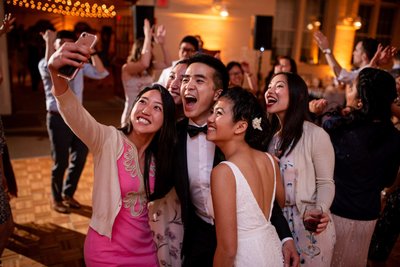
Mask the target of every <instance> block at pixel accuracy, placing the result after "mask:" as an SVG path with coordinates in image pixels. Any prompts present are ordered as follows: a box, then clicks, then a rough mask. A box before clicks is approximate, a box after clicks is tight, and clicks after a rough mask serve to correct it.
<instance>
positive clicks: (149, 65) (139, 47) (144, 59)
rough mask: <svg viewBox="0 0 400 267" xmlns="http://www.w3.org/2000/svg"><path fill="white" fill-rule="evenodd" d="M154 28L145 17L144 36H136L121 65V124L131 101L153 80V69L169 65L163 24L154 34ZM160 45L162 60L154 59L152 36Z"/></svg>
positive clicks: (126, 119) (124, 121) (125, 118)
mask: <svg viewBox="0 0 400 267" xmlns="http://www.w3.org/2000/svg"><path fill="white" fill-rule="evenodd" d="M153 30H154V28H153V27H151V26H150V22H149V21H148V20H147V19H145V20H144V26H143V32H144V38H138V39H137V40H136V41H135V42H134V44H133V46H132V50H131V53H130V54H129V56H128V59H127V62H126V63H125V64H124V65H123V66H122V73H121V79H122V85H123V87H124V92H125V106H124V111H123V112H122V116H121V126H122V127H123V126H125V124H126V123H127V122H128V121H129V116H128V114H129V112H130V110H131V109H132V106H133V102H134V101H135V99H136V96H137V95H138V94H139V92H140V91H141V90H142V89H143V88H144V87H146V86H150V85H151V84H152V83H153V82H154V77H153V70H154V69H163V68H166V67H168V66H170V65H171V61H170V60H169V56H168V53H167V51H166V50H165V48H164V42H165V35H166V30H165V28H164V26H163V25H160V26H159V27H157V30H156V32H155V34H153ZM153 35H154V40H155V42H156V43H158V44H159V45H160V48H161V51H162V54H163V61H161V62H156V61H154V57H153V53H152V48H153V44H152V41H151V40H152V38H153Z"/></svg>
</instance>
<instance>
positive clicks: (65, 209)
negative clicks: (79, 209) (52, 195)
mask: <svg viewBox="0 0 400 267" xmlns="http://www.w3.org/2000/svg"><path fill="white" fill-rule="evenodd" d="M52 208H53V210H55V211H57V212H59V213H69V208H68V207H67V206H65V205H64V204H63V203H62V202H61V201H55V202H54V203H53V207H52Z"/></svg>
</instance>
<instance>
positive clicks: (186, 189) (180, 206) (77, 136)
mask: <svg viewBox="0 0 400 267" xmlns="http://www.w3.org/2000/svg"><path fill="white" fill-rule="evenodd" d="M12 22H13V18H12V17H11V16H8V17H6V20H5V22H4V25H3V26H2V29H4V27H8V28H10V25H11V24H12ZM143 30H144V38H143V39H138V40H135V42H134V44H133V46H132V50H131V53H130V55H128V57H127V60H126V63H125V64H124V65H123V66H122V69H121V73H122V75H121V80H122V84H123V87H124V92H125V108H124V111H123V114H121V124H120V125H118V126H117V127H115V126H106V125H102V124H100V123H98V122H96V120H95V119H94V118H93V117H92V116H91V115H90V114H89V113H88V112H87V111H86V110H85V108H84V107H83V105H82V92H83V88H84V82H83V75H85V76H88V77H90V78H93V79H102V78H104V77H106V76H107V75H108V71H107V68H106V67H105V65H104V64H103V61H102V60H101V58H100V57H99V53H98V51H96V50H95V49H93V48H92V47H86V46H80V45H78V44H76V43H74V41H75V40H76V38H78V36H79V34H80V33H81V32H68V31H58V32H57V33H56V32H54V28H52V27H51V25H47V26H46V27H44V28H43V31H42V36H41V38H42V39H43V40H45V47H44V51H43V59H42V60H41V61H40V62H39V61H38V62H36V67H35V69H36V70H37V71H39V73H40V76H41V78H42V80H43V85H44V89H45V92H46V108H47V112H48V113H47V123H48V132H49V136H50V140H51V150H52V158H53V161H54V166H53V168H52V177H51V180H52V196H51V197H52V200H53V201H52V207H53V209H54V210H55V211H57V212H62V213H68V212H70V209H71V208H74V209H79V208H80V203H79V202H78V201H77V200H76V199H75V198H74V192H75V190H76V187H77V186H78V181H79V177H80V174H81V172H82V169H83V166H84V163H85V159H86V155H87V153H88V151H90V152H91V153H93V156H94V165H95V170H94V185H93V187H94V189H93V198H92V205H93V214H92V218H91V222H90V226H89V230H88V234H87V236H86V240H85V251H84V253H85V262H86V265H88V266H110V264H113V263H115V262H118V264H119V265H121V266H124V265H127V266H129V265H130V264H131V263H132V262H135V264H137V265H138V266H164V265H167V266H181V265H182V266H281V265H282V266H283V265H284V266H299V265H301V266H366V265H367V260H368V259H370V262H369V264H370V265H371V266H375V265H376V266H379V264H383V263H384V262H385V260H386V259H387V257H388V255H389V253H390V251H391V249H392V247H393V245H394V243H395V241H396V240H397V237H398V234H399V225H400V224H399V214H400V212H399V192H400V191H399V188H398V186H399V178H398V177H399V164H400V154H399V153H398V151H399V149H400V133H399V132H398V125H399V123H398V122H399V119H400V112H399V103H400V101H399V94H400V86H399V84H400V80H399V79H400V75H399V53H398V52H396V49H395V48H393V47H390V46H388V47H383V46H382V45H380V44H379V43H378V42H377V41H376V40H374V39H371V38H366V39H365V40H362V41H360V42H359V43H357V45H356V47H355V49H354V52H353V63H354V67H356V69H355V70H353V71H351V72H349V71H347V70H345V69H343V68H342V67H341V66H340V65H339V64H338V62H337V61H336V59H335V57H334V55H333V54H332V51H331V50H330V45H329V42H328V40H327V38H326V36H325V35H324V34H323V33H321V32H316V33H315V35H314V38H315V41H316V43H317V44H318V46H319V47H320V49H321V52H322V53H323V54H324V55H325V57H326V59H327V62H328V64H329V65H330V66H331V68H332V70H333V72H334V74H335V76H336V77H335V82H334V83H332V84H331V85H330V88H329V89H325V90H324V89H321V88H322V86H321V82H319V81H307V80H306V79H303V78H302V77H301V76H300V75H299V74H298V73H299V72H300V71H299V70H298V69H297V66H296V62H295V61H294V60H293V59H292V58H290V57H288V56H285V55H282V56H279V57H277V58H276V61H275V65H274V67H273V69H272V70H271V73H270V74H269V75H268V77H267V78H266V79H265V82H264V84H263V85H262V86H261V87H259V86H258V84H257V82H256V81H255V75H253V73H252V71H251V69H250V67H249V64H248V63H247V62H229V63H228V64H227V65H226V66H225V65H224V64H223V63H222V62H221V61H220V59H219V56H218V54H217V55H208V54H205V53H201V52H199V49H200V46H199V43H198V38H196V37H195V36H184V37H183V38H182V40H181V42H180V44H179V48H178V49H179V51H178V55H179V60H177V61H171V60H170V56H169V52H170V51H166V50H165V49H164V48H163V47H164V43H165V41H166V38H165V37H166V35H167V29H165V28H164V27H163V26H162V25H150V23H149V21H147V20H145V22H144V29H143ZM4 32H7V30H6V31H4ZM2 33H3V32H2ZM39 36H40V35H39ZM155 45H159V46H160V47H161V50H162V55H163V58H162V59H159V58H155V57H154V53H153V48H154V46H155ZM392 59H393V69H390V70H382V69H380V68H379V67H382V66H386V65H387V64H388V63H390V61H391V60H392ZM66 65H72V66H74V67H77V68H80V69H81V70H80V72H79V75H80V76H77V77H76V78H75V79H73V80H71V81H67V80H65V79H64V78H62V77H59V76H58V74H59V69H60V68H62V67H64V66H66ZM38 66H39V67H38ZM155 69H163V72H162V74H161V76H160V77H159V80H158V82H157V83H154V81H155V76H154V73H153V70H155ZM36 70H35V71H36ZM33 76H34V74H31V77H33ZM40 76H39V77H40ZM245 80H246V82H245ZM34 83H35V79H33V78H32V89H33V90H37V88H36V85H34ZM244 84H247V85H248V88H242V87H243V86H244ZM210 110H211V112H210ZM0 126H1V121H0ZM395 126H396V127H395ZM0 130H2V129H1V128H0ZM67 135H68V136H67ZM3 139H4V138H2V140H3ZM1 144H4V141H2V142H1ZM3 146H4V145H2V147H3ZM2 151H3V149H0V152H2ZM0 154H3V153H0ZM271 155H272V156H271ZM69 160H70V162H69ZM3 169H5V168H4V167H3V166H1V170H2V175H1V177H2V181H3V180H4V181H6V180H5V179H4V177H5V178H8V177H7V175H4V174H3ZM66 170H67V177H66V178H65V181H63V179H64V178H63V177H64V174H65V172H66ZM2 184H3V186H1V185H0V197H1V198H0V200H1V201H0V204H1V207H0V208H2V209H4V210H5V211H6V212H4V214H5V215H7V216H4V219H3V216H2V220H1V221H0V223H1V225H2V226H1V227H2V228H1V237H2V238H3V239H4V240H5V241H6V240H7V238H8V235H9V234H10V232H11V230H10V229H11V228H10V227H9V226H8V225H11V224H12V216H11V211H10V208H9V204H8V195H9V191H8V190H7V188H8V186H7V185H6V186H4V184H6V182H4V183H2ZM11 194H12V192H11ZM14 196H16V193H14ZM148 203H149V204H150V205H148ZM310 204H313V205H316V207H317V208H318V209H320V211H321V212H320V214H319V215H318V216H316V218H315V219H317V222H316V224H315V227H314V229H311V228H310V227H307V225H305V222H303V221H304V218H305V212H306V210H307V209H308V205H310ZM2 214H3V212H2ZM3 228H4V229H3ZM310 229H311V230H310ZM127 232H129V233H132V234H130V235H127V234H126V233H127ZM5 241H4V242H3V243H4V246H5V244H6V242H5ZM3 243H1V244H2V246H3ZM309 243H312V244H309ZM4 246H3V247H4ZM316 247H317V248H318V252H316V251H315V250H316ZM0 249H2V248H1V247H0ZM311 249H314V251H313V252H311V251H310V250H311ZM265 251H268V253H263V252H265ZM0 252H1V250H0Z"/></svg>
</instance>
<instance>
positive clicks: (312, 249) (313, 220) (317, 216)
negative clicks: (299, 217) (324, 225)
mask: <svg viewBox="0 0 400 267" xmlns="http://www.w3.org/2000/svg"><path fill="white" fill-rule="evenodd" d="M321 217H322V207H321V206H320V205H316V204H308V205H306V208H305V210H304V215H303V223H304V227H305V228H306V230H307V231H308V232H309V233H310V234H309V235H308V238H309V240H310V243H309V245H308V246H307V247H306V248H304V249H303V252H304V253H305V254H306V255H309V256H310V257H311V258H313V257H315V256H317V255H319V254H320V253H321V250H320V249H319V247H317V246H316V245H314V233H315V232H316V231H317V227H318V224H319V222H320V220H321Z"/></svg>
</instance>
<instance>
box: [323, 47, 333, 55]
mask: <svg viewBox="0 0 400 267" xmlns="http://www.w3.org/2000/svg"><path fill="white" fill-rule="evenodd" d="M322 53H324V54H325V55H330V54H332V50H331V49H330V48H326V49H323V50H322Z"/></svg>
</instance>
